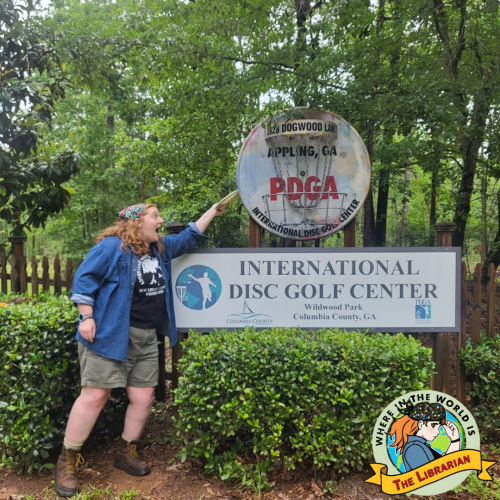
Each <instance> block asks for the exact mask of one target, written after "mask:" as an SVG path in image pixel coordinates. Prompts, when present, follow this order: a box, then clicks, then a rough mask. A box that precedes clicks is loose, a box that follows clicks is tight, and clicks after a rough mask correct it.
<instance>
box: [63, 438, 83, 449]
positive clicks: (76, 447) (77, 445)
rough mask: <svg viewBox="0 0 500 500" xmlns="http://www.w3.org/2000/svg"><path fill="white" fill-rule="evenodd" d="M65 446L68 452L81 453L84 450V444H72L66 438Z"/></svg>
mask: <svg viewBox="0 0 500 500" xmlns="http://www.w3.org/2000/svg"><path fill="white" fill-rule="evenodd" d="M63 445H64V447H65V448H66V449H67V450H75V451H80V450H81V449H82V446H83V443H72V442H71V441H68V440H67V439H66V438H64V442H63Z"/></svg>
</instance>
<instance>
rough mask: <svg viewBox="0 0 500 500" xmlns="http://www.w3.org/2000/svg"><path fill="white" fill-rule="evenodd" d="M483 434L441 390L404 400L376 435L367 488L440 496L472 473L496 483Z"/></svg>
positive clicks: (393, 405)
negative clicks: (482, 446) (484, 451)
mask: <svg viewBox="0 0 500 500" xmlns="http://www.w3.org/2000/svg"><path fill="white" fill-rule="evenodd" d="M479 445H480V443H479V429H478V427H477V424H476V422H475V421H474V418H473V416H472V415H471V413H470V412H469V410H468V409H467V408H466V407H465V406H463V405H462V404H461V403H460V402H459V401H457V400H456V399H454V398H452V397H451V396H448V395H447V394H444V393H441V392H437V391H417V392H412V393H409V394H406V395H404V396H401V397H400V398H398V399H396V400H395V401H393V402H392V403H391V404H390V405H389V406H387V408H385V410H384V411H383V412H382V414H381V415H380V417H379V418H378V420H377V424H376V425H375V429H374V430H373V437H372V448H373V455H374V457H375V462H376V463H373V464H370V465H371V467H372V469H373V472H374V473H375V474H374V475H373V476H372V477H370V478H369V479H367V480H366V481H365V482H366V483H373V484H377V485H379V486H381V488H382V491H383V492H384V493H386V494H388V495H401V494H406V493H409V492H412V493H413V494H416V495H440V494H441V493H444V492H446V491H449V490H451V489H453V488H455V487H457V486H458V485H459V484H461V483H462V482H463V481H465V479H466V478H467V476H468V475H469V474H470V472H471V471H472V470H475V471H478V472H477V475H478V478H479V479H482V480H484V481H491V479H492V478H491V476H490V474H489V473H488V471H487V469H488V468H489V467H491V466H492V465H494V464H495V462H488V461H485V460H482V458H481V451H480V447H479Z"/></svg>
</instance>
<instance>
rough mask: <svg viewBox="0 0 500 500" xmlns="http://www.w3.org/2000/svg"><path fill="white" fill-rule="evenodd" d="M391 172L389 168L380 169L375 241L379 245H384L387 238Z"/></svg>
mask: <svg viewBox="0 0 500 500" xmlns="http://www.w3.org/2000/svg"><path fill="white" fill-rule="evenodd" d="M390 178H391V174H390V172H389V170H388V169H387V168H383V169H382V170H381V171H380V174H379V178H378V196H377V224H376V229H375V231H376V234H375V241H376V245H377V246H378V247H384V246H385V244H386V239H387V208H388V206H389V181H390Z"/></svg>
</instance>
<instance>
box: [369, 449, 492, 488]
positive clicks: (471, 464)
mask: <svg viewBox="0 0 500 500" xmlns="http://www.w3.org/2000/svg"><path fill="white" fill-rule="evenodd" d="M495 463H496V462H488V461H486V460H481V452H480V451H477V450H460V451H455V452H454V453H450V454H449V455H445V456H444V457H441V458H438V459H436V460H433V461H432V462H429V463H428V464H425V465H422V466H421V467H419V468H418V469H413V470H412V471H410V472H406V473H405V474H397V475H395V476H388V475H387V474H385V472H387V470H386V471H384V472H382V469H384V468H386V466H385V465H384V464H370V465H371V467H372V469H373V472H374V473H375V474H374V475H373V476H372V477H370V478H369V479H367V480H366V481H365V483H373V484H378V485H379V486H381V487H382V491H383V492H384V493H387V494H388V495H398V494H401V493H408V492H410V491H413V490H416V489H417V488H422V487H423V486H426V485H428V484H431V483H435V482H436V481H439V480H440V479H443V478H445V477H448V476H451V475H452V474H456V473H457V472H462V471H465V470H478V471H481V473H480V474H478V476H477V477H478V478H479V479H482V480H483V481H491V476H490V474H489V473H488V472H487V469H489V468H490V467H491V466H492V465H494V464H495Z"/></svg>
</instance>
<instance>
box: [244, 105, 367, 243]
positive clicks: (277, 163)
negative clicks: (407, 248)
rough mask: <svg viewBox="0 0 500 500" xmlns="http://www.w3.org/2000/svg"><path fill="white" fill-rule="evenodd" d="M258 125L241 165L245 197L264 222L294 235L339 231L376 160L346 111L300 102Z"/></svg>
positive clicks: (362, 196) (360, 198)
mask: <svg viewBox="0 0 500 500" xmlns="http://www.w3.org/2000/svg"><path fill="white" fill-rule="evenodd" d="M292 115H293V116H294V118H293V119H286V117H285V116H283V117H282V118H280V117H279V116H278V117H276V118H275V121H272V122H271V121H267V122H263V123H260V124H259V125H257V126H256V127H255V128H254V129H253V130H252V131H251V132H250V134H249V135H248V137H247V138H246V140H245V142H244V143H243V146H242V148H241V151H240V154H239V156H238V166H237V169H236V181H237V184H238V189H239V191H240V197H241V201H242V202H243V205H244V206H245V208H246V209H247V210H248V212H249V214H250V216H251V217H252V218H253V219H254V220H255V222H257V224H260V225H261V226H262V227H264V228H265V229H267V230H268V231H270V232H271V233H274V234H275V235H277V236H282V237H285V238H289V239H294V240H310V239H317V238H322V237H324V236H328V235H329V234H332V233H335V232H336V231H338V230H339V229H341V228H342V227H344V226H345V225H346V224H347V223H348V222H350V221H351V220H352V219H353V218H354V216H355V215H356V213H357V212H358V211H359V210H360V208H361V206H362V205H363V202H364V200H365V198H366V196H367V193H368V189H369V186H370V179H371V165H370V159H369V158H368V152H367V149H366V147H365V145H364V143H363V141H362V139H361V137H360V136H359V134H358V133H357V132H356V130H354V128H353V127H352V126H351V125H350V124H349V123H348V122H346V121H345V120H344V119H343V118H341V117H340V116H338V115H336V114H334V113H331V112H329V111H324V110H318V109H306V108H295V109H294V110H293V113H292Z"/></svg>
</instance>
